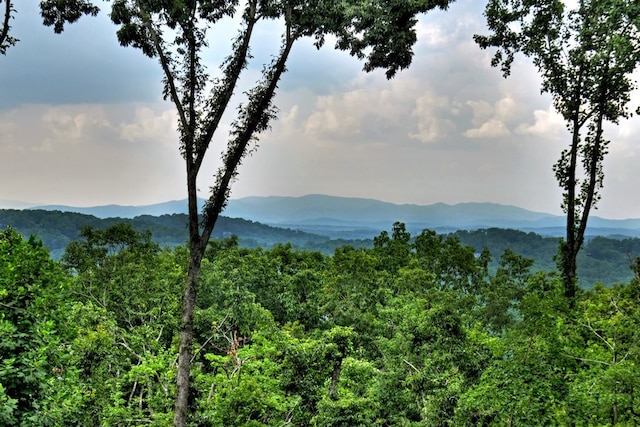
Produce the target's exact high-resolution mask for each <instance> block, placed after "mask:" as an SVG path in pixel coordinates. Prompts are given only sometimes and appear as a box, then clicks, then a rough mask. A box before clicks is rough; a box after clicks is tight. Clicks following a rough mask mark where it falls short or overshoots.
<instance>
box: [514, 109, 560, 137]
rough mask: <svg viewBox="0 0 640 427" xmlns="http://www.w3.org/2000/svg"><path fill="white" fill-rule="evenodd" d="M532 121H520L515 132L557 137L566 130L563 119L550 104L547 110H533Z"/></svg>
mask: <svg viewBox="0 0 640 427" xmlns="http://www.w3.org/2000/svg"><path fill="white" fill-rule="evenodd" d="M533 117H534V123H533V124H526V123H522V124H520V125H519V126H518V127H517V128H516V133H518V134H521V135H534V136H538V137H540V136H544V137H550V138H558V137H560V136H562V135H564V134H566V132H567V128H566V126H565V122H564V119H563V118H562V116H561V115H560V114H558V112H557V111H556V110H555V109H554V108H553V105H550V106H549V108H548V109H547V110H535V111H534V112H533Z"/></svg>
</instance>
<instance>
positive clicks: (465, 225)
mask: <svg viewBox="0 0 640 427" xmlns="http://www.w3.org/2000/svg"><path fill="white" fill-rule="evenodd" d="M203 202H204V201H203V200H201V201H200V203H201V204H202V203H203ZM40 208H41V209H45V210H60V211H68V212H80V213H85V214H89V215H94V216H96V217H99V218H108V217H121V218H134V217H137V216H140V215H153V216H161V215H167V214H174V213H185V212H186V201H184V200H181V201H171V202H166V203H159V204H154V205H147V206H117V205H109V206H95V207H88V208H77V207H70V206H42V207H40ZM223 214H224V215H225V216H227V217H232V218H244V219H247V220H251V221H258V222H261V223H264V224H270V225H276V226H282V227H286V228H295V229H297V230H301V231H305V232H309V233H314V234H321V235H325V236H330V237H334V238H370V237H373V236H375V235H377V234H378V233H379V231H380V230H382V229H388V228H389V227H390V226H391V224H393V223H394V222H396V221H401V222H404V223H405V224H407V229H408V230H409V231H411V232H413V233H415V232H419V231H421V230H422V229H424V228H431V229H434V230H437V231H440V232H449V231H454V230H458V229H467V230H472V229H479V228H490V227H500V228H513V229H518V230H523V231H534V232H537V233H540V234H543V235H550V236H562V235H563V234H564V226H565V219H564V217H562V216H557V215H551V214H547V213H542V212H533V211H529V210H526V209H522V208H518V207H515V206H507V205H500V204H495V203H460V204H456V205H447V204H444V203H436V204H433V205H412V204H404V205H397V204H393V203H387V202H381V201H379V200H374V199H363V198H349V197H335V196H325V195H308V196H302V197H276V196H271V197H245V198H241V199H234V200H230V201H229V204H228V206H227V208H226V209H225V211H224V212H223ZM587 233H588V234H589V235H603V236H607V235H614V234H616V235H625V236H638V235H640V219H627V220H609V219H603V218H599V217H595V216H594V217H591V218H590V219H589V229H588V230H587Z"/></svg>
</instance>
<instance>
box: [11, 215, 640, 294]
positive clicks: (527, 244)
mask: <svg viewBox="0 0 640 427" xmlns="http://www.w3.org/2000/svg"><path fill="white" fill-rule="evenodd" d="M118 223H124V224H129V225H131V227H133V228H134V229H135V230H136V231H138V232H146V231H150V232H151V234H152V240H153V241H154V242H155V243H157V244H159V245H160V246H161V247H169V248H174V247H176V246H179V245H183V244H185V242H186V240H187V227H186V223H187V216H186V215H184V214H173V215H162V216H151V215H143V216H138V217H136V218H133V219H126V218H106V219H100V218H96V217H95V216H92V215H85V214H79V213H73V212H60V211H44V210H10V209H2V210H0V228H5V227H7V226H11V227H13V228H14V229H15V230H16V231H18V232H19V233H21V234H22V235H23V236H30V235H32V234H34V235H36V236H38V238H40V239H42V241H43V243H44V245H45V246H46V247H47V248H48V249H49V250H50V254H51V257H52V258H53V259H56V260H59V259H60V258H61V257H62V255H63V254H64V251H65V248H66V247H67V245H68V244H69V243H70V242H72V241H73V240H76V239H78V237H79V236H80V231H81V230H82V228H83V227H85V226H91V227H93V228H97V229H105V228H108V227H111V226H113V225H115V224H118ZM390 225H391V224H390ZM380 231H382V230H380ZM213 235H214V237H215V238H223V237H229V236H231V235H235V236H238V244H239V246H240V247H242V248H259V247H260V248H272V247H274V246H276V245H279V244H291V246H292V248H294V249H301V250H309V251H319V252H322V253H323V254H325V255H331V254H333V253H334V251H335V250H336V249H337V248H340V247H342V246H345V245H349V246H353V247H354V248H372V247H373V239H348V238H345V239H336V238H330V237H328V236H323V235H319V234H314V233H307V232H304V231H299V230H294V229H288V228H279V227H272V226H268V225H264V224H261V223H258V222H254V221H247V220H244V219H241V218H227V217H220V220H219V221H218V223H217V224H216V227H215V229H214V233H213ZM446 235H447V236H454V237H456V238H458V239H460V241H461V243H462V244H463V245H465V246H472V247H473V248H474V249H475V251H476V253H480V252H482V250H483V249H484V248H487V249H488V250H489V252H490V253H491V255H492V257H493V258H492V261H491V262H490V263H489V270H490V271H491V272H495V271H496V269H497V268H498V267H499V262H498V260H499V257H500V255H501V254H502V253H503V252H504V251H505V250H506V249H510V250H512V251H513V252H515V253H517V254H518V255H522V256H524V257H526V258H530V259H532V260H533V266H532V269H533V270H534V271H551V270H554V269H555V268H556V262H555V260H554V257H555V256H556V254H557V252H558V245H559V242H558V238H556V237H544V236H541V235H539V234H536V233H533V232H528V233H526V232H523V231H519V230H509V229H499V228H488V229H480V230H458V231H453V232H451V233H447V234H446ZM639 255H640V239H638V238H628V237H621V238H614V237H591V238H590V239H589V240H588V241H587V242H586V244H585V248H584V250H583V251H582V252H581V253H580V255H579V261H580V262H579V264H578V279H579V284H580V285H581V286H582V287H583V288H590V287H592V286H593V285H594V284H595V283H602V284H605V285H612V284H614V283H626V282H628V281H629V280H631V278H632V277H633V273H632V271H631V269H630V268H629V265H630V263H631V262H632V261H633V260H634V259H635V258H636V257H637V256H639Z"/></svg>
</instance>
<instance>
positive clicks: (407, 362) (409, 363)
mask: <svg viewBox="0 0 640 427" xmlns="http://www.w3.org/2000/svg"><path fill="white" fill-rule="evenodd" d="M402 361H403V362H404V363H406V364H407V365H409V366H410V367H411V368H413V370H414V371H416V372H417V373H420V370H419V369H418V368H416V367H415V366H413V365H412V364H411V362H409V361H408V360H405V359H402Z"/></svg>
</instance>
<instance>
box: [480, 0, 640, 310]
mask: <svg viewBox="0 0 640 427" xmlns="http://www.w3.org/2000/svg"><path fill="white" fill-rule="evenodd" d="M485 16H486V18H487V24H488V27H489V30H490V31H491V34H490V35H476V36H475V40H476V42H477V43H478V44H479V45H480V46H481V47H482V48H489V47H496V48H497V50H496V52H495V55H494V57H493V59H492V65H493V66H501V68H502V72H503V74H504V76H505V77H507V76H508V75H509V74H510V71H511V65H512V62H513V60H514V56H515V54H516V53H519V52H520V53H523V54H524V55H526V56H528V57H530V58H532V59H533V63H534V64H535V66H536V67H537V69H538V72H539V73H540V75H541V76H542V88H541V89H542V92H547V93H549V94H551V96H552V97H553V105H554V107H555V109H556V110H557V111H558V112H559V113H560V114H561V115H562V117H563V118H564V120H565V123H566V126H567V129H568V131H569V133H570V135H571V138H570V144H569V147H568V148H566V149H564V150H563V151H562V154H561V156H560V159H559V160H558V162H557V163H556V164H555V165H554V167H553V169H554V172H555V175H556V178H557V180H558V183H559V185H560V187H561V188H562V189H563V195H564V198H563V202H562V208H563V210H564V212H565V213H566V238H565V239H564V240H563V241H562V242H561V244H560V250H559V253H558V265H559V268H560V270H561V273H562V277H563V281H564V286H565V295H566V296H567V297H569V298H573V297H574V296H575V293H576V286H577V285H576V283H577V277H576V259H577V256H578V252H579V251H580V248H581V247H582V244H583V243H584V236H585V231H586V228H587V220H588V218H589V214H590V212H591V210H592V209H595V208H596V204H597V202H598V201H599V200H600V196H601V194H600V190H601V189H602V186H603V179H604V173H603V160H604V156H605V155H606V153H607V147H608V144H609V141H608V140H607V139H606V138H605V137H604V125H605V122H611V123H614V124H617V123H618V122H619V120H620V119H621V118H626V117H629V116H630V114H631V112H630V111H629V109H628V104H629V101H630V94H631V91H632V90H633V89H634V88H635V87H636V83H635V81H634V80H633V79H632V73H633V72H634V70H636V68H637V66H638V63H639V61H640V3H638V2H637V1H632V0H579V1H578V2H577V5H576V6H575V8H573V9H568V8H567V6H566V4H565V2H563V1H561V0H490V1H489V3H488V4H487V7H486V10H485Z"/></svg>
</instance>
